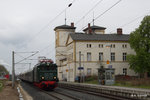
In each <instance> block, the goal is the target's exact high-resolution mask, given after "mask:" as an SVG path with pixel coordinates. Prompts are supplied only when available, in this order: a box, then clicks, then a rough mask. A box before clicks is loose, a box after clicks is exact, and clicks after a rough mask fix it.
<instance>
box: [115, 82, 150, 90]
mask: <svg viewBox="0 0 150 100" xmlns="http://www.w3.org/2000/svg"><path fill="white" fill-rule="evenodd" d="M113 86H122V87H129V88H143V89H150V85H138V86H137V85H131V84H130V83H127V82H126V83H120V82H116V83H115V84H114V85H113Z"/></svg>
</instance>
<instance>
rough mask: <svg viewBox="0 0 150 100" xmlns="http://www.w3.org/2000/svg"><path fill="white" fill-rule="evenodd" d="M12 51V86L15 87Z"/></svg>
mask: <svg viewBox="0 0 150 100" xmlns="http://www.w3.org/2000/svg"><path fill="white" fill-rule="evenodd" d="M14 54H15V53H14V51H12V88H14V87H15V68H14V67H15V63H14V62H15V60H14Z"/></svg>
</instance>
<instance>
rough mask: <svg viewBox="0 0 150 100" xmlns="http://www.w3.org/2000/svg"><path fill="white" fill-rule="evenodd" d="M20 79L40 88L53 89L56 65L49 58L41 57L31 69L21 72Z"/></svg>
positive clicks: (55, 78) (54, 86)
mask: <svg viewBox="0 0 150 100" xmlns="http://www.w3.org/2000/svg"><path fill="white" fill-rule="evenodd" d="M21 79H22V80H24V81H28V82H31V83H33V84H34V85H35V86H37V87H39V88H41V89H54V88H56V87H57V83H58V77H57V65H56V64H54V63H53V61H52V60H51V59H42V60H40V61H39V63H38V64H36V65H35V67H34V68H33V70H32V71H29V72H27V73H24V74H22V75H21Z"/></svg>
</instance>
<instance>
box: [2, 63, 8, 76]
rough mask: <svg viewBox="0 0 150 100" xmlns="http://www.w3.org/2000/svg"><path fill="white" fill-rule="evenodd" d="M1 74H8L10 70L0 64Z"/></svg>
mask: <svg viewBox="0 0 150 100" xmlns="http://www.w3.org/2000/svg"><path fill="white" fill-rule="evenodd" d="M0 73H5V74H8V70H7V69H6V68H5V67H4V66H3V65H1V64H0Z"/></svg>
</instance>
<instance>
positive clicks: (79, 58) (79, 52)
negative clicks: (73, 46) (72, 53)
mask: <svg viewBox="0 0 150 100" xmlns="http://www.w3.org/2000/svg"><path fill="white" fill-rule="evenodd" d="M79 67H81V51H79ZM80 83H81V69H80Z"/></svg>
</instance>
